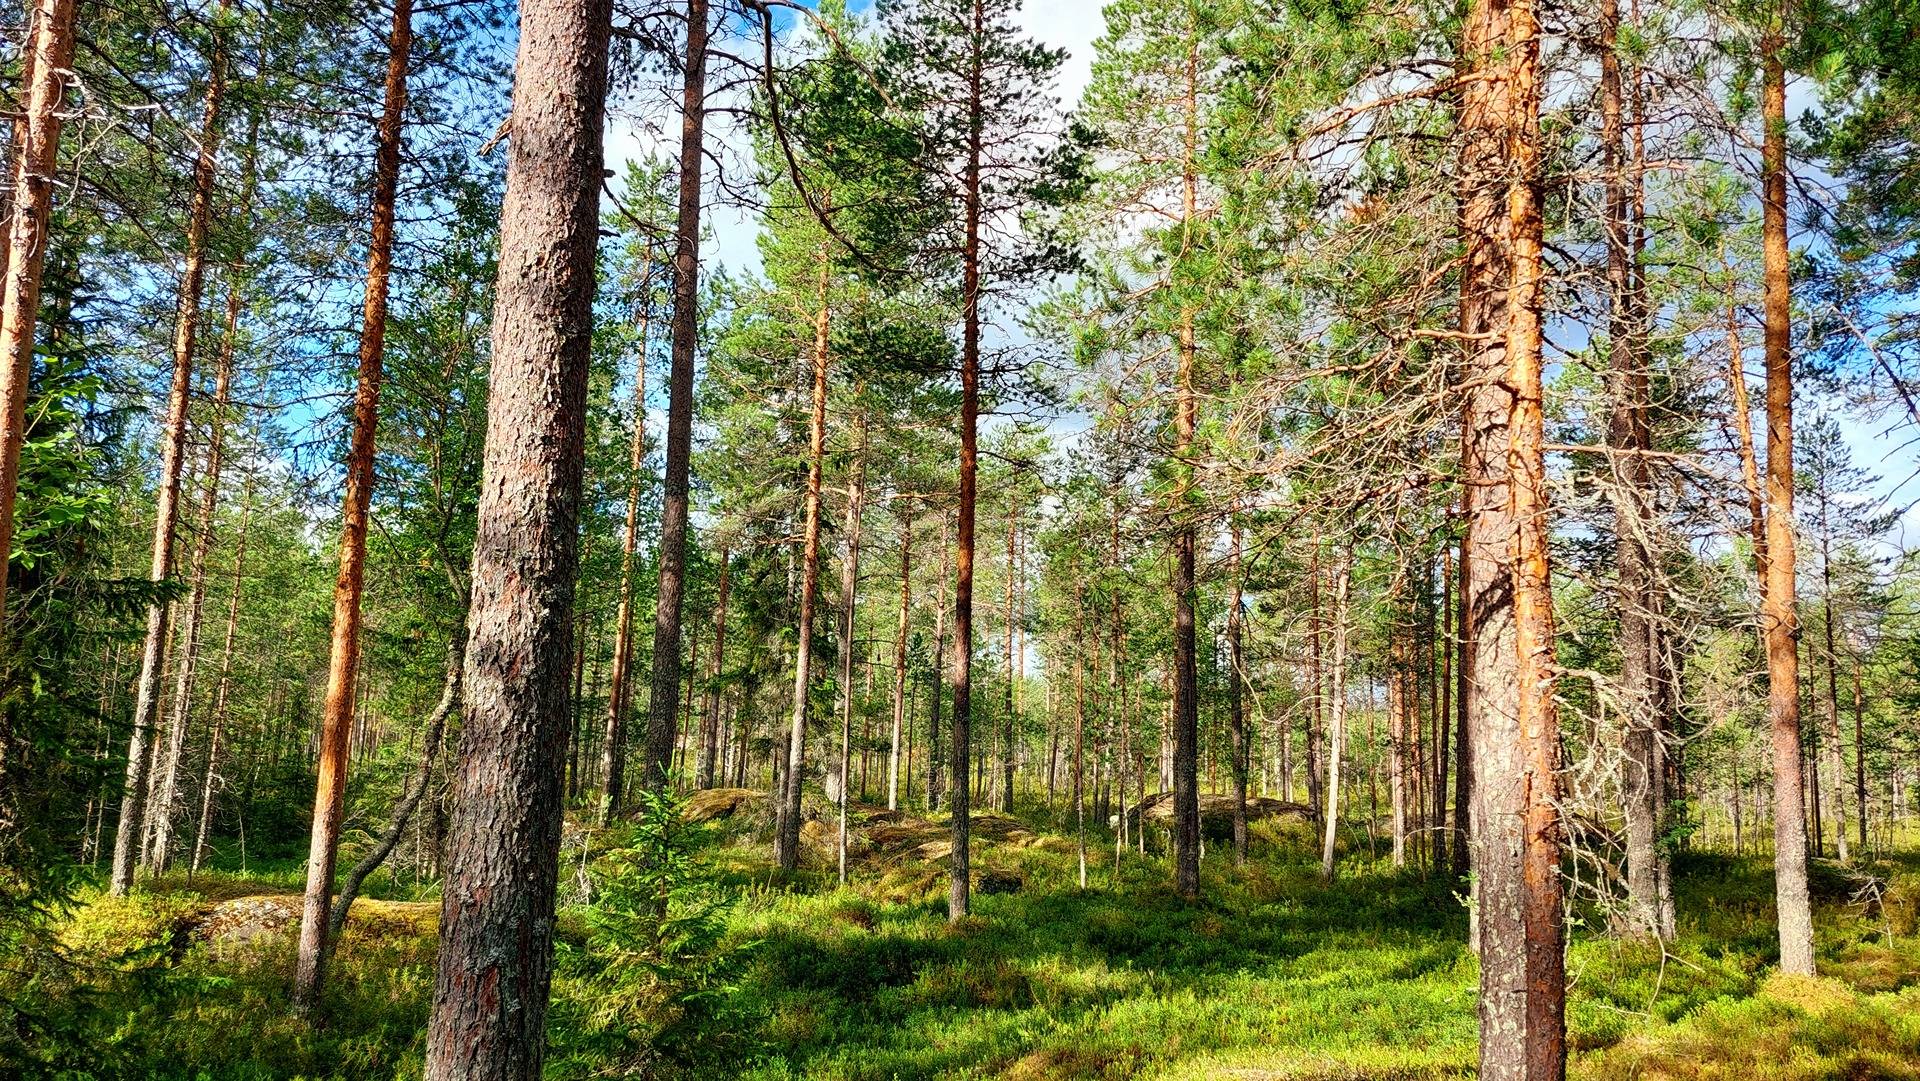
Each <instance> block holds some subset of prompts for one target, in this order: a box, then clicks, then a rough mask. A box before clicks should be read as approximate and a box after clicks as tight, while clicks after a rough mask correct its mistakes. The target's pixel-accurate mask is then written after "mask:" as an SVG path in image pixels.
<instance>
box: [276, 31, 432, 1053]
mask: <svg viewBox="0 0 1920 1081" xmlns="http://www.w3.org/2000/svg"><path fill="white" fill-rule="evenodd" d="M412 47H413V0H395V3H394V7H393V27H392V30H391V32H390V34H389V37H388V41H387V82H386V107H385V109H384V111H383V112H382V113H381V115H380V134H379V140H380V141H379V148H378V149H377V150H376V151H375V155H374V174H373V175H374V179H373V214H372V217H373V230H372V241H371V243H370V244H369V245H368V248H367V290H366V310H365V312H364V313H363V315H362V317H361V323H360V373H359V380H358V387H357V388H356V390H355V393H354V398H353V436H352V443H351V445H350V447H349V449H348V452H347V478H346V493H345V497H344V499H343V501H342V502H343V506H342V509H341V524H340V572H339V574H338V576H337V577H335V579H334V583H333V649H332V658H331V660H330V661H329V663H328V665H327V698H326V713H325V715H324V719H323V720H322V722H321V723H322V730H321V731H322V735H321V741H320V774H319V781H318V784H317V785H316V787H315V790H314V797H313V835H312V838H311V843H310V844H309V846H308V851H307V892H306V899H305V902H304V904H303V905H302V907H301V912H300V947H299V949H300V953H299V957H298V958H297V960H296V962H295V965H294V974H293V1008H294V1012H296V1013H299V1014H302V1015H304V1014H308V1013H310V1012H312V1010H313V1008H314V1006H315V1005H316V1004H317V1003H318V1001H319V996H320V985H321V981H322V980H323V978H324V969H325V966H326V960H327V948H328V942H327V926H326V919H327V897H328V893H329V892H330V891H331V890H332V888H333V870H334V859H335V856H336V854H337V852H338V849H339V845H340V817H341V813H342V811H343V809H344V807H345V804H346V795H347V735H348V731H349V728H350V726H351V724H352V722H353V685H354V677H355V674H356V673H357V672H358V671H359V668H360V597H361V593H362V589H363V585H364V583H365V578H366V560H367V508H368V504H369V501H370V500H371V498H372V495H373V479H374V477H373V451H374V446H373V444H374V437H375V435H376V434H377V433H378V431H379V427H380V381H381V375H382V373H381V362H382V359H383V356H384V354H385V350H386V333H387V278H388V274H389V271H390V270H391V268H392V265H393V218H394V198H395V192H396V190H397V188H398V185H399V181H400V142H401V137H402V131H401V128H402V125H403V123H404V122H405V116H406V106H407V62H408V59H409V56H410V54H411V52H412Z"/></svg>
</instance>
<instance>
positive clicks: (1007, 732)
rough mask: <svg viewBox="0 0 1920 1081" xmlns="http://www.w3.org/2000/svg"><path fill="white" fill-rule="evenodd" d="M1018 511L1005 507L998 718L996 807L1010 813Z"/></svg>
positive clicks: (1015, 722)
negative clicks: (1003, 651) (1002, 682)
mask: <svg viewBox="0 0 1920 1081" xmlns="http://www.w3.org/2000/svg"><path fill="white" fill-rule="evenodd" d="M1019 531H1020V515H1019V514H1018V513H1017V512H1016V509H1015V508H1014V507H1013V506H1011V505H1009V506H1008V507H1007V601H1006V612H1007V697H1006V707H1007V708H1006V713H1005V715H1004V716H1003V717H1002V718H1001V722H1000V725H1001V727H1000V811H1001V813H1003V814H1012V813H1013V757H1014V752H1013V740H1014V731H1015V729H1016V728H1017V726H1018V725H1019V721H1020V718H1019V717H1018V712H1019V706H1018V703H1017V701H1016V699H1015V694H1016V692H1017V688H1018V686H1019V684H1018V681H1017V678H1016V677H1015V675H1014V670H1015V665H1016V662H1017V660H1018V655H1017V654H1018V647H1017V646H1016V645H1015V643H1014V632H1015V630H1016V629H1017V628H1018V627H1019V625H1020V614H1019V613H1018V612H1017V611H1016V610H1015V609H1014V601H1013V594H1014V584H1015V583H1014V578H1015V577H1016V576H1017V575H1018V556H1017V555H1016V553H1015V547H1016V545H1017V543H1018V541H1019Z"/></svg>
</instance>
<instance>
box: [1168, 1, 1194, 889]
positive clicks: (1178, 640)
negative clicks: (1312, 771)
mask: <svg viewBox="0 0 1920 1081" xmlns="http://www.w3.org/2000/svg"><path fill="white" fill-rule="evenodd" d="M1186 80H1187V86H1186V103H1185V125H1186V132H1185V137H1184V142H1183V146H1182V157H1181V189H1182V194H1181V210H1182V217H1181V232H1182V234H1183V236H1185V235H1186V234H1190V233H1191V230H1192V228H1193V223H1194V219H1195V217H1196V216H1197V214H1198V212H1199V211H1198V207H1197V192H1198V186H1199V180H1198V175H1197V154H1198V144H1199V103H1198V84H1199V56H1198V46H1197V43H1196V42H1195V41H1194V40H1193V38H1192V36H1191V35H1189V39H1188V47H1187V64H1186ZM1190 246H1191V238H1190V236H1188V237H1187V238H1186V239H1183V241H1182V247H1183V248H1187V247H1190ZM1194 315H1195V313H1194V310H1193V308H1192V306H1191V305H1189V306H1186V307H1184V308H1182V309H1181V311H1180V326H1179V333H1178V354H1179V372H1178V375H1177V380H1176V396H1175V402H1174V448H1173V457H1174V467H1175V470H1176V473H1177V476H1178V482H1177V484H1176V486H1175V492H1174V535H1173V867H1174V870H1173V885H1174V889H1175V890H1177V891H1179V893H1180V896H1181V897H1184V898H1186V899H1187V900H1189V901H1192V900H1195V899H1197V898H1198V897H1199V896H1200V778H1199V772H1198V770H1199V750H1200V677H1199V661H1198V655H1199V647H1198V645H1197V643H1196V641H1195V631H1194V592H1195V588H1196V583H1195V573H1194V558H1195V549H1196V548H1197V547H1198V539H1197V537H1196V535H1195V533H1196V531H1195V527H1194V523H1193V517H1192V509H1191V508H1190V507H1189V506H1188V503H1189V501H1190V500H1191V499H1192V490H1193V455H1194V435H1195V431H1196V428H1197V423H1198V415H1199V400H1198V398H1197V397H1196V395H1195V393H1194V386H1193V383H1194V372H1193V368H1194V352H1195V346H1194V329H1193V325H1194Z"/></svg>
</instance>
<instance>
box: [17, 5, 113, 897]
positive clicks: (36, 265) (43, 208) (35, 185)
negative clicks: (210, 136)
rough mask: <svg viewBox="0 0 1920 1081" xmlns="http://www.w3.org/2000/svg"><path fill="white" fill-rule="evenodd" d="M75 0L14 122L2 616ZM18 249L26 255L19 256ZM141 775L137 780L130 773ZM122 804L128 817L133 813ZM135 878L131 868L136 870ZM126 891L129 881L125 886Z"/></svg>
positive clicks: (58, 19) (34, 38) (34, 30)
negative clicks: (133, 870) (127, 810)
mask: <svg viewBox="0 0 1920 1081" xmlns="http://www.w3.org/2000/svg"><path fill="white" fill-rule="evenodd" d="M74 6H75V3H74V0H34V2H33V3H32V4H31V5H30V6H29V8H28V11H29V13H30V14H29V29H28V34H27V48H26V55H25V56H24V57H22V65H23V67H24V69H25V70H23V71H22V72H21V76H22V83H23V85H24V86H25V88H26V94H25V97H26V101H25V103H24V108H23V111H22V114H21V116H20V118H19V119H18V120H17V121H15V123H14V138H15V142H16V145H15V146H14V147H13V151H14V154H13V161H12V164H13V168H12V174H13V175H12V177H11V179H12V195H11V198H10V199H9V200H8V202H9V204H10V205H9V206H8V207H7V211H8V213H7V225H6V230H7V231H6V238H5V239H6V253H5V254H6V255H7V258H6V260H5V267H4V271H5V275H6V276H5V278H4V279H3V280H0V616H4V614H5V611H6V602H7V593H6V589H7V582H6V574H5V570H6V568H7V567H8V566H10V565H11V563H10V561H11V559H12V555H13V518H14V506H13V505H14V499H15V496H16V495H18V493H19V490H20V447H21V444H22V443H23V441H24V440H25V437H26V430H27V390H28V386H29V384H30V383H31V382H32V381H33V347H34V324H35V322H36V321H37V320H38V319H39V316H40V272H41V270H42V268H43V267H44V266H45V265H46V258H47V221H48V218H49V216H50V215H51V214H52V213H53V182H54V176H55V174H56V173H57V172H58V169H59V155H60V109H61V106H62V104H63V102H64V100H65V98H66V92H67V68H68V66H69V65H70V64H72V63H73V41H74V33H73V13H74ZM15 253H19V254H21V255H22V256H23V257H22V258H18V259H15V258H12V256H13V255H14V254H15ZM21 750H22V748H19V747H16V746H14V741H13V739H12V737H11V735H9V736H8V737H7V738H5V739H0V835H5V834H9V833H10V832H11V829H12V827H13V825H14V822H13V814H14V806H13V798H12V797H13V789H12V781H11V779H10V777H9V773H10V771H11V770H13V769H17V768H18V766H19V762H18V758H17V755H18V753H19V752H20V751H21ZM130 780H137V778H130ZM125 810H126V809H125V807H122V816H123V817H124V815H125ZM128 877H129V879H130V878H131V874H130V873H129V876H128ZM117 888H118V889H119V890H120V891H121V892H124V891H125V889H126V887H125V886H124V885H122V886H119V887H117Z"/></svg>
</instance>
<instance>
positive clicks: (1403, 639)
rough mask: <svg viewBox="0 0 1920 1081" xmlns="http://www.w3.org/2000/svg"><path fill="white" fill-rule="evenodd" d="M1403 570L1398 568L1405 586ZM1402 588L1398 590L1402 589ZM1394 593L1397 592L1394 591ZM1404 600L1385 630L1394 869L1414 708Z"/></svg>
mask: <svg viewBox="0 0 1920 1081" xmlns="http://www.w3.org/2000/svg"><path fill="white" fill-rule="evenodd" d="M1404 571H1405V568H1404V567H1403V568H1401V571H1400V573H1401V575H1402V577H1401V582H1402V583H1404V581H1405V578H1404ZM1403 587H1404V586H1403V585H1402V586H1401V587H1397V588H1403ZM1396 591H1397V589H1396ZM1406 610H1407V605H1406V599H1405V597H1404V596H1401V597H1395V598H1394V603H1393V604H1392V607H1391V608H1390V610H1389V611H1390V616H1391V618H1392V623H1391V624H1390V625H1389V626H1388V628H1387V636H1388V644H1387V658H1388V661H1387V786H1388V799H1389V802H1390V804H1391V808H1392V809H1391V812H1390V813H1391V815H1392V825H1393V866H1394V868H1395V869H1396V870H1397V869H1400V868H1403V867H1405V866H1406V865H1407V804H1408V802H1409V800H1408V793H1407V773H1408V770H1407V733H1408V728H1409V727H1410V722H1411V720H1412V716H1411V715H1412V712H1413V708H1412V705H1411V703H1409V702H1408V700H1407V676H1408V674H1409V673H1408V668H1409V665H1408V660H1407V653H1408V649H1407V632H1406V626H1405V623H1404V619H1405V617H1406Z"/></svg>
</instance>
